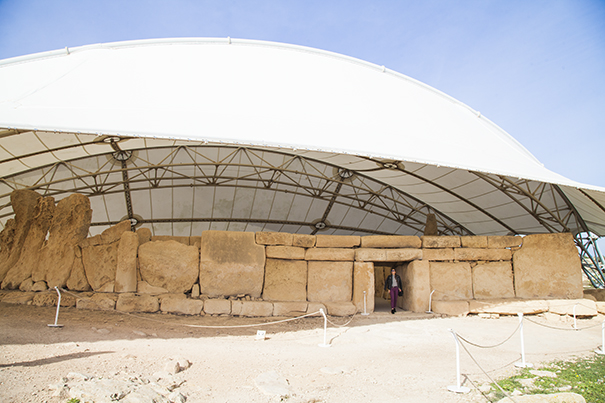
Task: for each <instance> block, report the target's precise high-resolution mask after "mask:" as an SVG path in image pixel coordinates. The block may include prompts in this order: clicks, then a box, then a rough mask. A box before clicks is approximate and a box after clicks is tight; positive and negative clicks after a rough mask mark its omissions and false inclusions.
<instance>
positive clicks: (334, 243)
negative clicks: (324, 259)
mask: <svg viewBox="0 0 605 403" xmlns="http://www.w3.org/2000/svg"><path fill="white" fill-rule="evenodd" d="M360 242H361V238H360V237H359V236H358V235H317V239H316V240H315V247H316V248H354V247H357V246H359V244H360Z"/></svg>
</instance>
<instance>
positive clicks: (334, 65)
mask: <svg viewBox="0 0 605 403" xmlns="http://www.w3.org/2000/svg"><path fill="white" fill-rule="evenodd" d="M0 175H1V177H0V222H1V223H2V224H4V223H5V222H6V220H7V219H8V218H10V217H11V216H12V214H13V213H12V208H11V206H10V200H9V195H10V192H11V191H12V190H14V189H17V188H31V189H34V190H37V191H38V192H40V193H42V194H45V195H51V196H54V197H55V198H56V199H61V198H63V197H65V196H66V195H69V194H70V193H72V192H79V193H83V194H86V195H88V196H89V197H90V200H91V203H92V207H93V229H92V230H91V232H92V233H98V232H100V231H101V230H103V229H104V228H106V227H107V226H108V225H111V224H113V223H116V222H118V221H120V220H122V219H124V218H128V217H129V218H132V219H133V222H135V220H136V222H137V224H138V225H145V226H148V227H150V228H151V229H152V231H153V232H154V233H155V234H156V235H199V234H200V232H201V231H202V230H204V229H222V230H237V231H259V230H274V231H286V232H299V233H316V232H318V231H322V233H326V234H343V235H344V234H416V235H420V234H422V232H423V229H424V224H425V222H426V215H427V214H428V213H434V214H436V216H437V220H438V226H439V232H440V233H441V234H475V235H486V234H493V235H498V234H500V235H502V234H525V233H540V232H562V231H571V232H574V233H578V232H585V231H591V232H593V233H595V234H598V235H605V208H604V207H603V206H605V189H602V188H598V187H594V186H588V185H583V184H580V183H577V182H574V181H571V180H569V179H567V178H565V177H563V176H561V175H558V174H556V173H553V172H551V171H549V170H548V169H546V168H545V167H544V166H543V165H542V164H541V163H540V162H539V161H537V160H536V158H534V157H533V156H532V155H531V154H530V153H529V152H528V151H527V150H526V149H525V148H524V147H523V146H521V145H520V144H519V143H518V142H517V141H516V140H515V139H513V138H512V137H511V136H510V135H508V134H507V133H505V132H504V131H503V130H502V129H500V128H499V127H498V126H496V125H494V124H493V123H492V122H490V121H489V120H487V119H486V118H485V117H483V116H482V115H481V114H480V113H479V112H476V111H474V110H472V109H471V108H469V107H468V106H466V105H464V104H462V103H461V102H459V101H457V100H455V99H453V98H451V97H449V96H447V95H445V94H443V93H441V92H439V91H437V90H435V89H433V88H431V87H429V86H427V85H425V84H422V83H420V82H418V81H416V80H413V79H411V78H409V77H406V76H404V75H402V74H399V73H396V72H393V71H391V70H389V69H386V68H384V67H383V66H377V65H374V64H371V63H367V62H364V61H361V60H358V59H354V58H350V57H346V56H342V55H338V54H335V53H330V52H325V51H320V50H316V49H310V48H305V47H299V46H292V45H284V44H277V43H269V42H261V41H248V40H235V39H229V38H227V39H198V38H192V39H166V40H147V41H131V42H120V43H110V44H101V45H91V46H83V47H78V48H73V49H68V48H66V49H63V50H58V51H53V52H45V53H40V54H35V55H31V56H25V57H18V58H13V59H7V60H4V61H0Z"/></svg>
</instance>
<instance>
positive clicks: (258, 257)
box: [200, 231, 266, 298]
mask: <svg viewBox="0 0 605 403" xmlns="http://www.w3.org/2000/svg"><path fill="white" fill-rule="evenodd" d="M258 234H260V233H257V239H258V236H259V235H258ZM263 234H266V233H263ZM200 255H201V256H200V291H201V293H202V294H207V295H210V296H219V295H239V294H248V295H250V296H251V297H255V298H258V297H260V296H261V293H262V291H263V280H264V273H265V247H264V246H261V245H257V244H256V242H255V235H254V233H252V232H229V231H204V232H202V240H201V250H200Z"/></svg>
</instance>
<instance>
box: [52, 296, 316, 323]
mask: <svg viewBox="0 0 605 403" xmlns="http://www.w3.org/2000/svg"><path fill="white" fill-rule="evenodd" d="M61 290H62V291H63V292H65V293H67V294H71V295H72V296H74V297H75V298H79V299H85V300H89V301H92V302H93V303H94V304H96V305H97V306H99V304H98V303H97V302H96V301H94V300H92V299H90V298H86V297H82V296H79V295H77V294H74V293H72V292H70V291H67V290H65V289H63V288H61ZM99 307H100V306H99ZM114 312H118V313H121V314H123V315H128V316H132V317H134V318H139V319H144V320H148V321H151V322H158V323H164V324H169V325H175V326H185V327H195V328H204V329H230V328H243V327H257V326H267V325H275V324H277V323H284V322H290V321H293V320H297V319H302V318H306V317H309V316H315V315H317V314H319V313H320V311H317V312H313V313H308V314H306V315H302V316H297V317H295V318H288V319H281V320H276V321H272V322H262V323H257V324H251V325H231V326H227V325H221V326H218V325H217V326H212V325H191V324H188V323H173V322H167V321H163V320H158V319H154V318H147V317H145V316H140V315H134V314H132V313H130V312H123V311H118V310H114Z"/></svg>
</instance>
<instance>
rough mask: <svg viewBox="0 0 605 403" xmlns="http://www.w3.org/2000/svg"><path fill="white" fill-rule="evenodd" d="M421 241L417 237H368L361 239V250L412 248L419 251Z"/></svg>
mask: <svg viewBox="0 0 605 403" xmlns="http://www.w3.org/2000/svg"><path fill="white" fill-rule="evenodd" d="M421 246H422V241H421V240H420V237H417V236H404V235H368V236H362V237H361V247H362V248H414V249H420V247H421Z"/></svg>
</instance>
